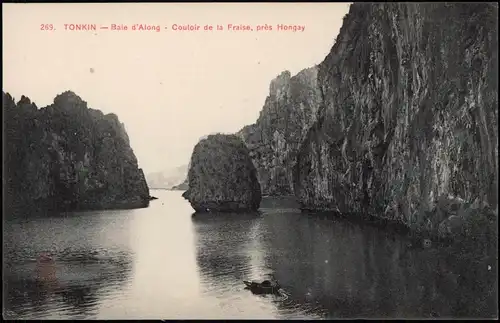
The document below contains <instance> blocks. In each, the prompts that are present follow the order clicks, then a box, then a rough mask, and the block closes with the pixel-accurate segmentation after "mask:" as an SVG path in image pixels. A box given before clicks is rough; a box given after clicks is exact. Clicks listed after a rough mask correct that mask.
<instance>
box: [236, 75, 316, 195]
mask: <svg viewBox="0 0 500 323" xmlns="http://www.w3.org/2000/svg"><path fill="white" fill-rule="evenodd" d="M316 80H317V68H316V67H311V68H307V69H304V70H302V71H301V72H299V73H298V74H297V75H295V76H291V74H290V72H289V71H285V72H283V73H281V74H280V75H279V76H278V77H276V78H275V79H274V80H272V81H271V85H270V86H269V96H268V97H267V98H266V101H265V104H264V107H263V109H262V111H261V112H260V116H259V118H258V120H257V121H256V122H255V124H252V125H249V126H246V127H244V128H243V129H241V130H240V131H239V132H238V133H237V135H238V136H240V137H241V138H242V139H243V141H244V142H245V144H246V145H247V147H248V148H249V149H250V157H252V160H253V162H254V165H255V167H256V168H257V174H258V178H259V182H260V185H261V189H262V193H263V194H264V195H292V194H293V173H292V169H293V167H294V165H295V161H296V156H297V151H298V148H299V145H300V143H301V142H302V140H303V139H304V137H305V135H306V134H307V130H308V129H309V128H310V126H311V125H312V123H313V122H314V121H315V120H316V115H317V109H318V104H319V101H320V99H321V97H320V92H319V89H318V86H317V82H316Z"/></svg>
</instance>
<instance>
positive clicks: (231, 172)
mask: <svg viewBox="0 0 500 323" xmlns="http://www.w3.org/2000/svg"><path fill="white" fill-rule="evenodd" d="M188 180H189V189H188V190H187V191H186V192H184V193H183V194H182V196H183V197H184V198H185V199H187V200H189V202H190V203H191V206H192V207H193V208H194V209H195V210H196V211H197V212H200V213H205V212H212V211H213V212H244V211H255V210H257V209H258V208H259V205H260V201H261V190H260V185H259V182H258V180H257V171H256V169H255V167H254V165H253V163H252V160H251V158H250V156H249V152H248V149H247V147H246V146H245V144H244V143H243V141H242V140H241V139H240V138H239V137H237V136H235V135H223V134H217V135H210V136H208V137H207V138H206V139H202V140H201V141H200V142H198V144H196V146H195V147H194V150H193V154H192V156H191V163H190V168H189V172H188Z"/></svg>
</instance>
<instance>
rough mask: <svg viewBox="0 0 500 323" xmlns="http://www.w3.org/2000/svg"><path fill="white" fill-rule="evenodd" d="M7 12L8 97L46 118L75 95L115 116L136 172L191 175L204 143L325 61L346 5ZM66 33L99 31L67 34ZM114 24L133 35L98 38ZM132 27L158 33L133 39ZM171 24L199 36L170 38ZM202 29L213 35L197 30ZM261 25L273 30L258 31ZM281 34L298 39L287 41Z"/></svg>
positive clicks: (25, 7) (245, 120)
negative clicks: (59, 98) (275, 87)
mask: <svg viewBox="0 0 500 323" xmlns="http://www.w3.org/2000/svg"><path fill="white" fill-rule="evenodd" d="M2 9H3V10H2V12H3V17H2V18H3V20H2V21H3V22H2V25H3V26H2V27H3V28H2V30H3V31H2V34H3V35H2V36H3V37H2V39H3V60H4V61H3V67H4V69H3V84H4V85H3V91H5V92H9V93H10V94H11V95H12V96H13V97H14V98H15V100H16V102H17V101H18V100H19V99H20V97H21V95H25V96H27V97H29V98H30V99H31V101H33V102H35V103H36V104H37V106H38V107H44V106H47V105H49V104H51V103H52V102H53V99H54V97H55V96H56V95H58V94H60V93H62V92H64V91H66V90H71V91H73V92H75V93H76V94H77V95H79V96H80V97H81V98H82V99H83V100H84V101H86V102H87V103H88V106H89V107H90V108H93V109H99V110H101V111H103V112H104V113H115V114H116V115H118V117H119V119H120V121H121V122H123V123H124V124H125V129H126V130H127V133H128V135H129V138H130V143H131V146H132V149H133V150H134V153H135V155H136V156H137V158H138V162H139V167H141V168H143V169H144V172H145V173H151V172H156V171H162V170H168V169H172V168H175V167H177V166H180V165H184V164H188V162H189V159H190V157H191V153H192V150H193V148H194V145H195V144H196V143H197V142H198V140H199V138H201V137H203V136H205V135H207V134H210V133H216V132H222V133H234V132H237V131H238V130H240V129H241V128H242V127H243V126H245V125H248V124H252V123H254V122H255V121H256V120H257V118H258V116H259V112H260V111H261V109H262V107H263V105H264V102H265V99H266V97H267V95H268V94H269V84H270V82H271V80H272V79H273V78H275V77H276V76H278V75H279V74H280V73H281V72H282V71H285V70H288V71H290V72H291V73H292V75H295V74H297V73H298V72H299V71H301V70H302V69H304V68H308V67H311V66H314V65H315V64H319V63H320V62H321V61H322V60H323V59H324V58H325V56H326V55H327V54H328V52H329V51H330V49H331V47H332V46H333V44H334V41H335V38H336V36H337V34H338V32H339V30H340V27H341V25H342V21H343V17H344V16H345V15H346V14H347V12H348V9H349V4H348V3H226V4H221V3H218V4H214V3H211V4H208V3H205V4H200V3H155V4H152V3H116V4H112V3H102V4H99V3H69V4H52V3H45V4H25V3H14V4H2ZM71 24H88V25H91V24H95V25H96V30H71V26H70V25H71ZM111 24H116V25H126V26H127V28H128V29H127V30H111V29H100V27H101V26H108V27H110V26H111ZM135 24H143V25H147V26H160V28H161V29H160V31H159V32H157V31H155V30H154V29H153V30H132V29H131V28H132V26H133V25H135ZM174 24H176V25H179V26H184V25H199V26H200V29H199V30H197V31H184V30H173V29H174V28H175V26H173V25H174ZM207 24H208V25H212V26H213V30H211V31H210V30H204V26H205V25H207ZM228 24H232V25H233V26H236V25H250V26H251V27H252V28H253V30H250V31H248V30H234V28H233V29H232V30H229V29H228ZM266 24H267V25H268V26H271V27H272V30H259V31H257V26H265V25H266ZM278 24H283V25H287V26H290V25H295V26H302V27H304V28H303V30H302V31H291V30H288V31H283V30H277V28H276V27H277V25H278ZM217 25H221V26H223V27H224V30H220V31H219V30H216V26H217ZM302 27H301V28H302ZM42 29H43V30H42ZM261 29H262V28H261Z"/></svg>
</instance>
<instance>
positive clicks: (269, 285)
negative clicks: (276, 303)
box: [243, 280, 281, 294]
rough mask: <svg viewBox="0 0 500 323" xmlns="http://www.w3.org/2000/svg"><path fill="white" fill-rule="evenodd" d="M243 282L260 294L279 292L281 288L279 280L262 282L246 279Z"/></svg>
mask: <svg viewBox="0 0 500 323" xmlns="http://www.w3.org/2000/svg"><path fill="white" fill-rule="evenodd" d="M243 283H244V284H245V285H246V288H247V289H250V290H251V291H252V292H253V293H259V294H278V293H279V290H280V289H281V286H280V285H279V284H278V282H271V281H269V280H264V281H263V282H262V283H258V282H253V281H252V282H251V281H248V280H244V281H243Z"/></svg>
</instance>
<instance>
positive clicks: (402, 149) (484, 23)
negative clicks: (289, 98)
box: [295, 3, 498, 228]
mask: <svg viewBox="0 0 500 323" xmlns="http://www.w3.org/2000/svg"><path fill="white" fill-rule="evenodd" d="M497 17H498V7H497V5H496V4H484V3H483V4H479V3H478V4H465V3H464V4H461V3H456V4H444V3H439V4H430V3H429V4H416V3H415V4H362V3H356V4H353V5H351V8H350V12H349V14H348V15H347V16H346V17H345V18H344V24H343V26H342V28H341V31H340V34H339V36H338V39H337V41H336V44H335V45H334V46H333V48H332V50H331V52H330V54H328V56H327V57H326V58H325V60H324V61H323V63H321V64H320V66H319V72H318V83H319V86H320V91H321V95H322V102H321V106H320V107H319V112H318V121H317V122H316V123H315V124H314V125H313V126H312V127H311V129H310V131H309V133H308V135H307V138H306V140H305V141H304V143H303V145H302V146H301V149H300V153H299V156H298V161H297V163H298V164H297V167H296V170H295V193H296V195H297V197H298V198H299V199H300V202H301V203H302V206H303V207H304V208H308V209H315V210H319V209H321V210H338V211H340V212H341V213H350V212H360V213H375V214H379V215H380V214H385V216H387V217H389V218H392V219H396V220H399V221H402V222H403V223H405V224H407V225H410V226H414V225H416V226H426V225H427V226H430V227H432V228H435V227H436V225H437V224H438V223H439V222H441V221H442V220H443V219H446V216H448V215H449V213H447V212H444V213H443V212H437V211H436V209H437V208H439V205H438V204H439V203H441V204H443V203H444V204H446V200H453V201H457V200H458V201H461V202H463V203H462V204H467V203H472V202H475V203H474V205H475V206H476V207H478V208H484V207H485V206H486V205H489V206H490V208H491V209H496V210H497V209H498V206H497V202H498V201H497V193H498V192H497V186H498V159H497V155H498V130H497V126H498V125H497V122H498V121H497V120H498V119H497V118H498V101H497V94H498V90H497V88H498V82H497V77H498V72H497V71H498V58H497V45H498V42H497V37H498V29H497ZM443 200H444V201H445V202H442V201H443ZM440 201H441V202H440ZM448 204H450V203H448ZM451 204H453V203H451ZM478 208H476V209H478ZM496 212H497V211H496Z"/></svg>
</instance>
